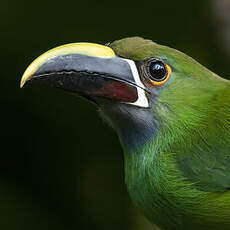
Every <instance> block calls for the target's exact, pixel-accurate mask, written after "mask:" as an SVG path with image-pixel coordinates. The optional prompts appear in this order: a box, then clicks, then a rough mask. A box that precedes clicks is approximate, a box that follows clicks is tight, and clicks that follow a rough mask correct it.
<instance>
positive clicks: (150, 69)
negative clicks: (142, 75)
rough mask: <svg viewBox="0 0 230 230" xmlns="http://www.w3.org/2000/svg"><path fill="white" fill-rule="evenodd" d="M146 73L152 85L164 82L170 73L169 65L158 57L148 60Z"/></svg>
mask: <svg viewBox="0 0 230 230" xmlns="http://www.w3.org/2000/svg"><path fill="white" fill-rule="evenodd" d="M147 73H148V76H149V78H150V80H151V83H152V84H153V85H162V84H164V83H165V82H166V81H167V80H168V78H169V75H170V73H171V68H170V67H169V65H167V64H165V63H164V62H163V61H161V60H158V59H152V60H150V61H148V64H147Z"/></svg>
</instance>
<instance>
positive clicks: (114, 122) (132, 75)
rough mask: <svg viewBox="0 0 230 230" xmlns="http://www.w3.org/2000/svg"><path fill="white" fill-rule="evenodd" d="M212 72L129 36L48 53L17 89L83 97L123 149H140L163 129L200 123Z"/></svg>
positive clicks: (169, 50) (213, 82)
mask: <svg viewBox="0 0 230 230" xmlns="http://www.w3.org/2000/svg"><path fill="white" fill-rule="evenodd" d="M210 73H211V72H210V71H209V70H207V69H206V68H205V67H203V66H201V65H200V64H199V63H197V62H196V61H195V60H193V59H192V58H190V57H189V56H187V55H185V54H183V53H181V52H179V51H177V50H175V49H172V48H169V47H166V46H161V45H158V44H156V43H154V42H152V41H151V40H145V39H143V38H139V37H133V38H125V39H121V40H118V41H115V42H112V43H110V44H107V45H105V46H104V45H97V44H92V43H73V44H68V45H64V46H60V47H57V48H55V49H52V50H50V51H48V52H46V53H44V54H42V55H41V56H40V57H38V58H37V59H36V60H35V61H34V62H32V64H31V65H30V66H29V67H28V68H27V70H26V71H25V73H24V75H23V77H22V80H21V86H23V85H24V84H25V83H38V84H43V85H48V86H51V87H55V88H60V89H63V90H66V91H70V92H72V93H74V94H76V95H80V96H82V97H85V98H87V99H88V100H89V101H91V102H93V103H95V104H96V105H97V106H98V107H99V108H100V113H101V115H102V116H103V118H104V119H105V120H106V121H107V122H108V123H109V124H110V125H111V126H112V127H113V128H114V129H115V130H116V132H117V133H118V136H119V138H120V140H121V142H122V144H123V145H124V146H125V147H126V148H139V147H140V146H142V145H144V144H145V143H146V142H148V141H149V140H152V138H154V136H157V135H158V133H159V132H160V131H161V132H162V130H170V131H172V130H175V129H176V130H180V129H181V127H184V126H186V127H189V126H193V125H195V124H197V120H198V119H203V117H202V116H203V115H202V114H203V113H202V112H200V111H204V112H205V108H206V104H209V103H212V100H213V98H211V97H210V91H213V90H214V89H215V85H216V84H218V81H216V80H215V79H216V78H217V77H216V76H214V74H213V73H211V74H210ZM211 95H213V96H214V94H213V93H212V94H211ZM196 111H199V113H196ZM176 127H177V128H176ZM165 132H166V131H165Z"/></svg>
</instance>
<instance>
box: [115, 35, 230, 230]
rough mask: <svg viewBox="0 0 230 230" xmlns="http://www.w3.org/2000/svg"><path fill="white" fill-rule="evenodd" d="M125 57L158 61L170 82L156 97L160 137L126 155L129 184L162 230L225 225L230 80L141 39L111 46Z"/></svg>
mask: <svg viewBox="0 0 230 230" xmlns="http://www.w3.org/2000/svg"><path fill="white" fill-rule="evenodd" d="M111 47H112V48H113V49H114V50H115V52H116V53H117V54H118V55H120V56H122V57H125V58H130V59H133V60H136V61H137V60H145V59H146V58H148V57H151V56H152V57H156V58H162V59H164V60H165V62H166V63H168V64H169V65H170V66H171V67H172V70H173V72H172V74H171V77H170V80H169V81H168V82H167V83H166V85H165V86H164V87H163V88H162V89H161V90H160V92H159V94H158V96H157V98H155V101H154V106H153V108H152V109H153V114H155V116H156V118H157V120H158V121H159V128H158V130H157V135H156V136H155V137H154V138H153V139H151V140H149V141H148V142H147V143H146V144H145V145H144V146H141V147H140V148H138V149H135V150H131V149H130V148H128V147H127V146H125V145H124V144H123V148H124V152H125V172H126V183H127V186H128V190H129V192H130V194H131V197H132V199H133V200H134V202H135V203H136V205H137V206H138V207H139V208H140V209H141V210H142V211H143V213H144V214H145V215H146V216H147V217H148V218H149V219H150V220H151V221H153V222H154V223H156V224H158V225H159V226H160V227H162V229H165V230H180V229H181V230H182V229H188V230H190V229H191V230H192V229H193V230H194V229H196V230H206V229H209V230H214V229H222V230H223V229H230V151H229V147H230V141H229V140H230V106H229V104H230V94H229V92H230V91H229V90H230V83H229V81H227V80H225V79H223V78H220V77H218V76H217V75H216V74H214V73H212V72H211V71H209V70H208V69H206V68H205V67H203V66H202V65H200V64H199V63H197V62H196V61H195V60H193V59H192V58H190V57H188V56H187V55H185V54H183V53H181V52H179V51H177V50H174V49H171V48H168V47H165V46H160V45H157V44H156V43H153V42H151V41H150V40H144V39H142V38H138V37H135V38H128V39H122V40H119V41H116V42H114V43H112V44H111Z"/></svg>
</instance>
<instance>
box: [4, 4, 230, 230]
mask: <svg viewBox="0 0 230 230" xmlns="http://www.w3.org/2000/svg"><path fill="white" fill-rule="evenodd" d="M220 3H223V4H220ZM226 6H228V7H229V1H228V0H227V1H226V0H213V1H211V0H210V1H209V0H202V1H201V0H193V1H184V0H175V1H172V0H164V1H157V0H152V1H122V0H116V1H77V0H74V1H73V0H70V1H47V0H40V1H31V0H24V1H23V0H22V1H16V0H14V1H13V0H12V1H3V2H1V8H0V29H1V30H0V31H1V32H0V34H1V38H0V39H1V40H0V41H1V43H0V47H1V54H0V63H1V68H0V76H1V78H0V81H1V91H0V92H1V97H0V98H1V138H0V140H1V151H0V229H1V230H5V229H6V230H19V229H20V230H22V229H23V230H27V229H28V230H29V229H30V230H31V229H33V230H36V229H44V230H45V229H50V230H52V229H57V230H59V229H60V230H63V229H67V230H72V229H85V230H88V229H94V230H104V229H110V230H115V229H116V230H117V229H119V230H125V229H126V230H131V229H132V230H153V229H155V228H154V227H152V226H151V225H150V224H149V223H148V222H147V221H146V220H145V219H144V218H143V217H142V216H141V215H140V214H139V213H138V212H137V211H136V210H135V208H134V207H133V206H132V203H131V201H130V199H129V196H128V194H127V192H126V188H125V184H124V173H123V156H122V151H121V148H120V145H119V142H118V138H117V137H116V135H115V133H114V132H113V131H112V130H110V129H109V128H108V127H107V126H106V125H104V124H103V122H102V121H101V120H100V118H99V117H98V115H97V111H96V108H95V107H94V106H92V105H90V104H87V103H85V101H83V100H81V99H79V98H76V97H74V96H72V95H70V94H67V93H64V92H62V91H58V90H55V89H49V88H42V87H36V86H33V87H29V86H27V87H25V88H23V89H19V82H20V78H21V76H22V74H23V71H24V70H25V68H26V67H27V65H28V64H29V63H30V62H31V61H32V60H33V59H34V58H36V57H37V56H38V55H40V54H41V53H43V52H44V51H46V50H48V49H50V48H53V47H55V46H57V45H61V44H64V43H69V42H78V41H88V42H97V43H102V44H104V43H106V42H109V41H113V40H116V39H120V38H123V37H127V36H134V35H138V36H142V37H145V38H149V39H152V40H154V41H156V42H158V43H160V44H164V45H168V46H171V47H174V48H176V49H179V50H181V51H183V52H185V53H187V54H189V55H190V56H192V57H194V58H195V59H197V60H198V61H199V62H200V63H202V64H203V65H205V66H207V67H208V68H210V69H211V70H212V71H214V72H216V73H217V74H219V75H221V76H227V73H228V72H229V71H230V61H229V57H230V55H229V52H228V51H229V45H230V42H228V41H230V39H228V38H229V37H227V36H229V33H227V32H226V31H228V32H229V31H230V30H229V28H230V26H229V25H230V23H229V17H230V16H229V12H230V11H226ZM224 9H225V11H224ZM228 9H230V8H228ZM223 12H225V14H224V13H223ZM228 43H229V44H228Z"/></svg>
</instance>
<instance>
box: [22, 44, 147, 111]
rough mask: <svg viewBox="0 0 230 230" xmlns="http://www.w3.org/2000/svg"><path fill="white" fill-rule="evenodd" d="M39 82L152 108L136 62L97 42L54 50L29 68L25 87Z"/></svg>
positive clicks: (93, 97) (95, 96) (43, 55)
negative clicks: (27, 84) (119, 55)
mask: <svg viewBox="0 0 230 230" xmlns="http://www.w3.org/2000/svg"><path fill="white" fill-rule="evenodd" d="M25 83H38V84H42V85H48V86H51V87H54V88H61V89H64V90H66V91H70V92H73V93H76V94H78V95H81V96H85V97H87V98H89V99H92V100H93V99H94V100H95V99H96V98H105V99H110V100H114V101H119V102H122V103H127V104H132V105H135V106H139V107H144V108H147V107H149V103H148V99H147V96H146V89H145V86H144V85H143V83H142V82H141V80H140V77H139V73H138V70H137V68H136V65H135V62H134V61H132V60H129V59H124V58H121V57H118V56H116V54H115V53H114V51H113V50H112V49H111V48H109V47H107V46H103V45H98V44H93V43H73V44H67V45H63V46H60V47H57V48H55V49H52V50H50V51H48V52H46V53H44V54H42V55H41V56H40V57H38V58H37V59H36V60H35V61H33V62H32V63H31V64H30V65H29V67H28V68H27V69H26V71H25V73H24V75H23V77H22V79H21V87H22V86H23V85H24V84H25Z"/></svg>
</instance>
